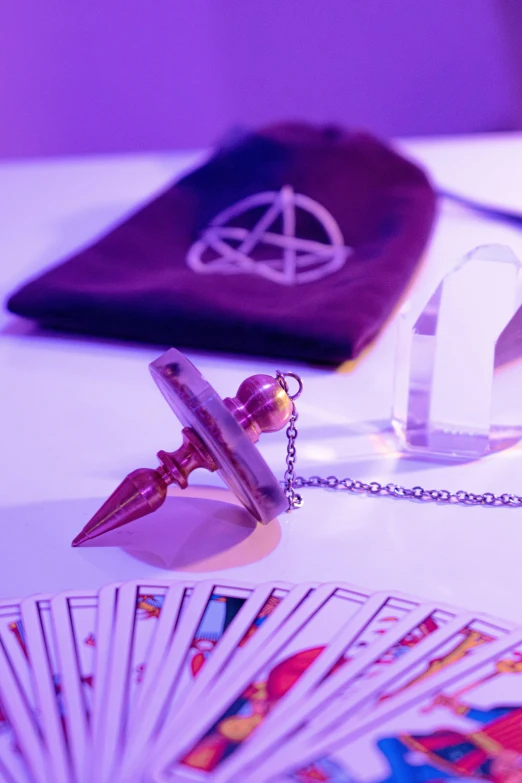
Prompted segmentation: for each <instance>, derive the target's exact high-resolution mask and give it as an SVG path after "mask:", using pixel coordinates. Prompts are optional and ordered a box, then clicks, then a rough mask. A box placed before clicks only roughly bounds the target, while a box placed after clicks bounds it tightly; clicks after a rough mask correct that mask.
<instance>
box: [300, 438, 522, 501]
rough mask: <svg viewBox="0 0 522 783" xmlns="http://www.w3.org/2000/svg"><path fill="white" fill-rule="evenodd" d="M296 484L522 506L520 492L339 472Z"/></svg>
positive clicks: (400, 496)
mask: <svg viewBox="0 0 522 783" xmlns="http://www.w3.org/2000/svg"><path fill="white" fill-rule="evenodd" d="M294 450H295V447H294ZM285 476H286V474H285ZM293 486H294V488H295V489H302V488H303V487H321V488H322V489H333V490H337V491H344V492H353V493H358V494H366V495H381V496H386V495H387V496H388V497H393V498H397V499H398V500H418V501H422V502H425V503H426V502H428V503H451V504H454V505H458V504H460V505H464V506H511V507H513V508H519V507H520V506H522V497H521V496H520V495H511V494H508V493H503V494H502V495H495V494H494V493H493V492H483V493H482V494H475V493H473V492H466V491H465V490H463V489H460V490H458V491H457V492H450V491H449V490H448V489H425V488H424V487H403V486H402V485H401V484H393V483H389V484H380V483H379V482H378V481H371V482H369V483H366V482H364V481H355V480H354V479H351V478H342V479H341V478H338V477H337V476H327V477H326V478H322V477H321V476H310V477H309V478H304V477H303V476H296V477H295V479H294V484H293ZM287 497H288V495H287Z"/></svg>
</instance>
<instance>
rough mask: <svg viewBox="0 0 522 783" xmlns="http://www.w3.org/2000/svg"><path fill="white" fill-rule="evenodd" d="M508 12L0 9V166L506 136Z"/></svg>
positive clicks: (84, 4) (102, 1) (93, 0)
mask: <svg viewBox="0 0 522 783" xmlns="http://www.w3.org/2000/svg"><path fill="white" fill-rule="evenodd" d="M520 5H521V4H520V0H420V2H419V0H124V2H123V1H122V0H88V1H87V0H85V1H84V0H76V1H75V2H71V0H45V1H44V2H36V3H29V2H28V1H27V0H25V2H24V0H19V1H18V2H4V3H3V4H2V6H1V10H0V18H1V29H2V43H1V46H0V105H1V112H2V113H1V122H0V156H3V157H9V156H28V155H57V154H71V153H72V154H75V153H86V152H105V151H107V152H109V151H126V150H137V149H141V150H153V149H167V148H170V149H172V148H179V147H195V146H196V147H197V146H202V145H208V144H210V143H212V142H213V141H215V139H216V138H217V137H219V136H220V135H221V134H222V133H223V132H224V131H225V130H226V129H228V128H229V127H230V126H232V125H234V124H239V123H245V124H248V125H255V124H260V123H264V122H267V121H271V120H274V119H278V118H281V117H291V118H306V119H310V120H314V121H340V122H342V123H345V124H346V125H351V126H365V127H367V128H370V129H372V130H374V131H375V132H378V133H380V134H383V135H420V134H438V133H459V132H470V131H488V130H501V129H510V128H515V127H518V126H520V123H521V120H522V112H521V110H520V104H521V102H520V100H519V99H520V93H519V92H518V91H519V90H520V82H519V75H520V73H521V72H522V64H521V63H520V62H518V63H517V58H518V57H519V56H520V55H519V46H518V44H517V41H520V35H519V34H520V33H521V30H522V24H521V21H520V17H521V13H520ZM517 17H518V20H517ZM517 24H518V28H517V26H516V25H517Z"/></svg>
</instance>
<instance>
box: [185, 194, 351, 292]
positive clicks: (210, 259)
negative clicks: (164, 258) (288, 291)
mask: <svg viewBox="0 0 522 783" xmlns="http://www.w3.org/2000/svg"><path fill="white" fill-rule="evenodd" d="M260 207H266V210H265V211H264V212H263V213H262V214H261V217H258V218H257V221H256V222H255V224H254V225H253V227H252V228H244V227H243V226H238V225H231V223H232V222H233V221H236V220H237V218H238V217H240V216H243V215H245V214H246V213H247V212H249V211H252V210H257V212H256V214H259V208H260ZM297 209H301V210H304V211H306V212H308V213H309V214H310V215H312V216H313V218H314V219H315V221H316V222H317V223H319V224H320V226H321V228H322V233H324V235H325V237H326V238H327V241H325V242H319V241H317V240H315V239H306V238H305V237H300V236H296V210H297ZM276 222H279V224H280V225H281V226H282V230H281V232H280V233H278V232H276V231H274V230H272V231H270V230H269V229H270V228H272V227H274V224H275V223H276ZM261 246H262V248H263V251H264V254H265V255H266V252H267V250H268V249H270V248H273V249H274V250H276V251H278V253H277V255H276V254H275V253H274V257H268V258H267V257H264V256H263V255H261V254H259V253H258V257H254V255H255V251H256V250H259V249H260V248H261ZM351 252H352V248H349V247H346V245H345V243H344V238H343V235H342V233H341V229H340V228H339V226H338V224H337V222H336V220H335V219H334V217H333V216H332V215H331V213H330V212H329V211H328V210H327V209H326V208H325V207H323V206H322V204H319V202H318V201H314V199H312V198H310V197H309V196H305V195H303V194H302V193H295V191H294V189H293V188H292V187H291V186H290V185H284V186H283V187H282V188H281V190H280V191H265V192H263V193H256V194H254V195H253V196H248V198H245V199H242V200H241V201H238V202H236V203H235V204H234V205H233V206H231V207H228V208H227V209H225V210H223V211H222V212H220V213H219V215H217V216H216V217H215V218H214V219H213V220H212V222H211V223H210V224H209V226H208V227H207V228H206V229H205V230H204V231H203V233H202V235H201V237H200V239H198V240H197V241H196V242H195V243H194V244H193V245H192V246H191V248H190V249H189V251H188V254H187V264H188V266H189V267H190V268H191V269H192V270H194V272H198V273H200V274H221V275H234V274H254V275H259V276H261V277H265V278H267V279H268V280H272V281H273V282H274V283H279V284H281V285H289V286H291V285H297V284H300V283H310V282H313V281H315V280H320V279H321V278H323V277H326V276H327V275H331V274H333V273H334V272H337V271H338V270H339V269H341V268H342V267H343V266H344V264H345V262H346V259H347V258H348V256H349V255H350V253H351ZM269 255H270V256H271V254H270V253H269Z"/></svg>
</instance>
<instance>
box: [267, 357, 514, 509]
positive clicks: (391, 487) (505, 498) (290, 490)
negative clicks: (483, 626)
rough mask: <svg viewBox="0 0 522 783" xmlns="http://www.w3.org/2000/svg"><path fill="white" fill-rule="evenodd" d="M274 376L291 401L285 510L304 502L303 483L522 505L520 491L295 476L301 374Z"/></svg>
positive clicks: (429, 499) (452, 500) (399, 495)
mask: <svg viewBox="0 0 522 783" xmlns="http://www.w3.org/2000/svg"><path fill="white" fill-rule="evenodd" d="M288 376H289V377H291V378H294V379H295V380H296V381H297V382H298V384H299V389H298V391H297V393H296V394H294V395H290V394H289V389H288V383H287V381H286V377H288ZM276 377H277V380H278V381H279V383H280V384H281V386H282V387H283V389H284V390H285V391H286V393H287V394H288V396H289V397H290V399H291V400H292V404H293V410H292V415H291V416H290V419H289V423H288V427H287V430H286V437H287V440H288V444H287V450H286V471H285V475H284V478H283V481H282V482H281V486H282V487H283V489H284V492H285V495H286V497H287V500H288V511H293V510H294V509H296V508H300V507H301V506H302V505H303V498H302V497H301V495H299V494H298V493H297V492H296V490H297V489H302V488H303V487H321V488H322V489H333V490H337V491H342V492H353V493H354V494H366V495H373V496H376V495H381V496H388V497H393V498H397V499H398V500H419V501H424V502H429V503H451V504H454V505H455V504H461V505H464V506H510V507H513V508H519V507H520V506H522V496H521V495H511V494H508V493H507V492H504V493H503V494H502V495H496V494H495V493H494V492H483V493H482V494H475V493H474V492H467V491H466V490H463V489H459V490H458V491H457V492H450V491H449V490H448V489H425V488H424V487H420V486H417V487H403V486H402V485H401V484H393V483H391V482H390V483H389V484H380V483H379V482H378V481H370V482H368V483H366V482H364V481H357V480H355V479H351V478H342V479H341V478H338V477H337V476H326V478H322V477H321V476H310V477H309V478H304V477H303V476H296V474H295V462H296V446H295V442H296V440H297V436H298V434H299V432H298V430H297V427H296V426H295V424H296V421H297V419H298V414H297V410H296V407H295V403H294V400H295V399H297V397H299V395H300V394H301V391H302V389H303V383H302V380H301V378H300V377H299V376H298V375H296V374H295V373H290V372H287V373H282V372H277V373H276Z"/></svg>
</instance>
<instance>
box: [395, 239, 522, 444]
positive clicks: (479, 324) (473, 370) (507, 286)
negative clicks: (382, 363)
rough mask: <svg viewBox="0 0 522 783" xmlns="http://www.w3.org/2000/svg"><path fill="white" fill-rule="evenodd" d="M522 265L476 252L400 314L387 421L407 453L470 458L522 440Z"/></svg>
mask: <svg viewBox="0 0 522 783" xmlns="http://www.w3.org/2000/svg"><path fill="white" fill-rule="evenodd" d="M521 303H522V264H521V262H520V261H519V260H518V258H517V257H516V256H515V254H514V253H513V252H512V250H511V249H510V248H508V247H506V246H504V245H483V246H481V247H478V248H476V249H475V250H472V251H471V252H470V253H468V254H467V255H466V256H464V258H463V259H462V260H461V261H460V262H459V263H458V264H457V266H456V267H455V268H454V269H452V271H450V272H449V273H448V274H447V275H446V276H445V277H444V278H443V280H442V282H441V283H440V285H439V286H438V287H437V289H436V290H435V292H434V293H433V295H432V296H431V298H430V299H429V301H428V303H427V304H426V306H425V307H424V309H423V310H422V312H421V313H420V315H419V314H418V312H417V313H414V312H413V309H412V306H411V304H408V303H407V304H406V305H405V306H404V307H403V309H402V310H401V313H400V315H399V336H398V345H397V356H396V364H395V389H394V401H393V413H392V420H393V425H394V428H395V430H396V432H397V433H398V434H399V436H400V438H401V440H402V443H403V445H404V447H405V448H406V449H408V450H411V451H416V452H424V453H426V454H435V455H444V456H450V457H454V458H457V459H458V458H461V459H470V458H471V459H473V458H476V457H480V456H483V455H485V454H488V453H490V452H492V451H498V450H500V449H504V448H506V447H508V446H511V445H513V444H514V443H516V442H517V441H518V440H520V438H522V310H521V312H520V313H519V314H518V315H517V311H518V310H519V307H520V305H521Z"/></svg>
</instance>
